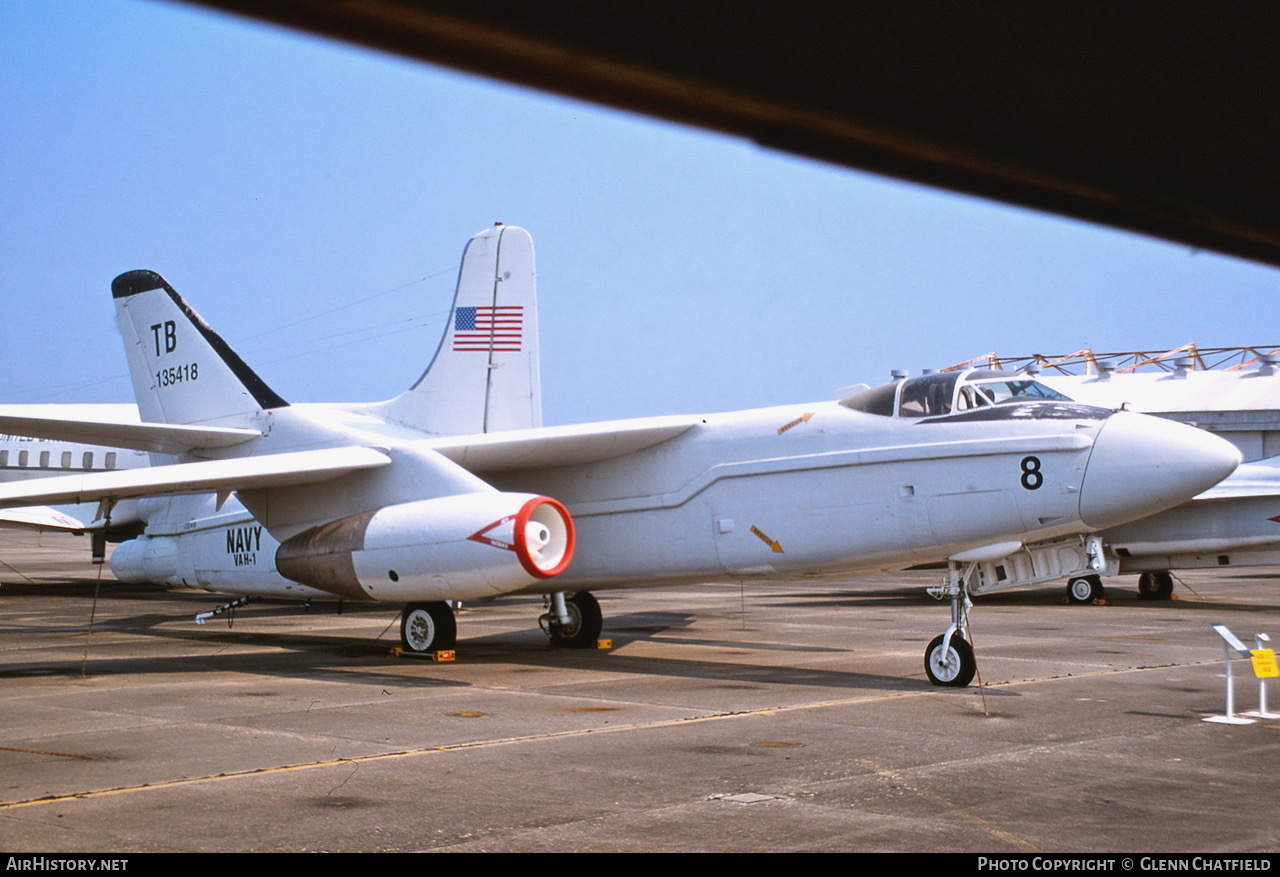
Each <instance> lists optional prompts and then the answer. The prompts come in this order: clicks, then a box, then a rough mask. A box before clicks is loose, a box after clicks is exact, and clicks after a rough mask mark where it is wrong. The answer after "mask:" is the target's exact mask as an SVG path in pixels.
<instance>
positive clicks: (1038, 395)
mask: <svg viewBox="0 0 1280 877" xmlns="http://www.w3.org/2000/svg"><path fill="white" fill-rule="evenodd" d="M965 389H966V390H972V391H973V393H974V395H975V396H978V397H982V398H984V399H986V400H988V403H989V404H991V405H1001V404H1003V403H1005V402H1068V401H1070V400H1069V399H1068V398H1067V397H1066V396H1064V395H1062V394H1061V393H1059V392H1058V391H1056V390H1051V389H1049V388H1048V387H1046V386H1045V385H1044V384H1042V383H1040V382H1039V381H1033V380H1031V379H1029V378H1011V379H1004V380H997V381H973V382H972V383H970V384H969V386H967V387H965ZM970 407H976V406H970Z"/></svg>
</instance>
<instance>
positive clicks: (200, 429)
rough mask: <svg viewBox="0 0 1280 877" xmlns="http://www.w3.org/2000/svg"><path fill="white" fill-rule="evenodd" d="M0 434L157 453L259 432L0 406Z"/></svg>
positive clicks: (234, 441)
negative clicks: (66, 416)
mask: <svg viewBox="0 0 1280 877" xmlns="http://www.w3.org/2000/svg"><path fill="white" fill-rule="evenodd" d="M0 433H6V434H9V435H22V436H31V437H32V438H42V439H49V440H51V441H58V442H76V443H77V444H85V445H105V446H107V447H113V448H128V449H130V450H135V451H154V452H155V453H158V454H181V453H183V452H184V451H189V450H191V449H193V448H226V447H230V446H232V445H238V444H241V443H242V442H247V441H249V440H250V439H254V438H261V437H262V433H261V432H259V431H258V430H256V429H240V428H235V427H223V426H181V425H177V424H167V423H113V422H107V421H87V420H56V419H51V418H45V417H23V416H17V415H11V414H4V413H3V410H2V409H0Z"/></svg>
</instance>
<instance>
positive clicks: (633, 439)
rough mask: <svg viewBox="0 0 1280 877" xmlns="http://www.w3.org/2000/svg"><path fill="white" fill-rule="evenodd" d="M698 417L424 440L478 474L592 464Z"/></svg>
mask: <svg viewBox="0 0 1280 877" xmlns="http://www.w3.org/2000/svg"><path fill="white" fill-rule="evenodd" d="M701 422H702V419H701V418H699V417H685V416H677V417H649V418H644V419H643V420H615V421H607V422H604V423H589V424H583V425H575V426H552V427H544V428H542V429H517V430H510V431H508V432H499V433H488V434H485V435H469V436H461V437H459V438H458V439H435V440H432V441H430V442H429V443H428V444H429V445H430V447H431V448H432V449H433V450H435V451H437V452H439V453H440V454H441V455H443V456H445V457H447V458H448V459H450V460H452V461H453V462H455V463H457V464H458V465H459V466H462V467H463V468H464V469H466V470H468V471H469V472H472V473H475V474H477V475H479V474H483V473H485V472H502V471H507V470H512V469H548V468H553V467H556V466H575V465H581V464H583V463H596V462H599V461H600V460H608V459H611V458H613V457H621V456H623V455H624V454H633V453H635V452H636V451H641V450H644V449H645V448H651V447H653V446H654V445H658V444H661V443H662V442H665V441H668V440H670V439H673V438H675V437H676V436H678V435H680V434H681V433H684V432H687V431H688V430H689V429H690V428H692V427H693V425H694V424H695V423H701Z"/></svg>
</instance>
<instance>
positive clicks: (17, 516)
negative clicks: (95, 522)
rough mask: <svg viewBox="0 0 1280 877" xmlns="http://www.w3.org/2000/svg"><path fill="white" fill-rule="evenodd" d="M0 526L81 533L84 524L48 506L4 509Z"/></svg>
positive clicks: (0, 515)
mask: <svg viewBox="0 0 1280 877" xmlns="http://www.w3.org/2000/svg"><path fill="white" fill-rule="evenodd" d="M0 528H4V529H16V530H65V531H68V532H71V533H83V532H84V529H85V525H84V522H83V521H79V520H77V519H76V518H73V517H71V515H67V514H63V513H62V512H60V511H58V510H57V509H51V508H49V507H48V506H32V507H30V508H17V509H5V510H3V511H0Z"/></svg>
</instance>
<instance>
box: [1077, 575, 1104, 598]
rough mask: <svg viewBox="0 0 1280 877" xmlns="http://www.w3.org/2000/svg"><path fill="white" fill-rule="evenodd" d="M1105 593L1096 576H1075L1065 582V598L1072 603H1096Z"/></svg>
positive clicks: (1100, 580)
mask: <svg viewBox="0 0 1280 877" xmlns="http://www.w3.org/2000/svg"><path fill="white" fill-rule="evenodd" d="M1106 595H1107V592H1106V591H1105V590H1103V588H1102V579H1100V578H1098V577H1097V576H1076V577H1075V578H1073V579H1071V581H1069V582H1067V600H1068V601H1070V602H1072V603H1080V604H1083V603H1096V602H1098V601H1099V600H1101V599H1102V598H1103V597H1105V596H1106Z"/></svg>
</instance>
